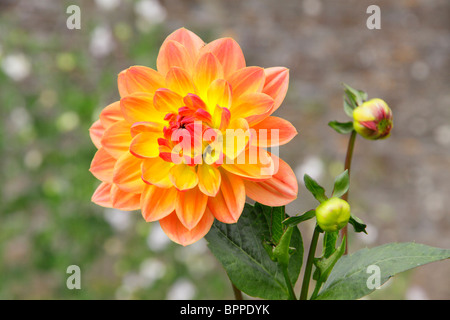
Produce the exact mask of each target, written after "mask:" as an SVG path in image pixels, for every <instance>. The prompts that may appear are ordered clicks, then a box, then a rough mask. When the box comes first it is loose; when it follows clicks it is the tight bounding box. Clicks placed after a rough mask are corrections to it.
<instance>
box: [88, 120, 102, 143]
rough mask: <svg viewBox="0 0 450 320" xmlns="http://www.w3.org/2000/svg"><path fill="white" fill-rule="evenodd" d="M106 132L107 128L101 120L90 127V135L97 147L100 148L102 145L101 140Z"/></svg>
mask: <svg viewBox="0 0 450 320" xmlns="http://www.w3.org/2000/svg"><path fill="white" fill-rule="evenodd" d="M104 133H105V128H104V127H103V125H102V123H101V122H100V120H97V121H95V122H94V123H93V124H92V126H91V127H90V128H89V136H90V137H91V140H92V143H93V144H94V146H96V147H97V149H100V148H101V147H102V143H101V140H102V137H103V134H104Z"/></svg>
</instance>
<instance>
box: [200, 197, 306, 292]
mask: <svg viewBox="0 0 450 320" xmlns="http://www.w3.org/2000/svg"><path fill="white" fill-rule="evenodd" d="M258 210H259V209H258ZM293 229H294V230H293V231H292V237H291V241H290V244H289V246H290V247H293V248H295V252H294V253H293V255H292V257H291V259H290V261H289V265H288V275H289V279H290V280H291V282H292V283H293V284H295V282H296V281H297V279H298V276H299V273H300V268H301V265H302V259H303V243H302V238H301V235H300V231H299V230H298V228H293ZM269 233H270V232H269V225H268V222H267V220H266V217H265V214H263V213H262V212H257V211H256V210H255V208H254V207H253V206H251V205H249V204H246V205H245V207H244V211H243V212H242V215H241V217H240V218H239V220H238V222H237V223H234V224H225V223H221V222H219V221H217V220H216V221H215V222H214V224H213V226H212V227H211V230H210V231H209V233H208V234H207V235H206V237H205V238H206V240H207V241H208V247H209V248H210V250H211V252H212V253H213V254H214V256H215V257H216V258H217V259H218V260H219V261H220V263H221V264H222V266H223V267H224V269H225V271H226V272H227V274H228V277H229V278H230V280H231V281H232V282H233V283H234V285H235V286H236V287H237V288H238V289H239V290H241V291H243V292H244V293H246V294H248V295H250V296H253V297H259V298H263V299H287V298H288V297H289V291H288V288H287V286H286V281H285V279H284V276H283V272H282V268H281V266H280V265H279V264H278V263H276V262H274V261H272V260H271V258H270V257H269V255H268V254H267V252H266V249H265V247H264V244H263V243H264V241H265V240H267V239H265V237H267V235H268V234H269Z"/></svg>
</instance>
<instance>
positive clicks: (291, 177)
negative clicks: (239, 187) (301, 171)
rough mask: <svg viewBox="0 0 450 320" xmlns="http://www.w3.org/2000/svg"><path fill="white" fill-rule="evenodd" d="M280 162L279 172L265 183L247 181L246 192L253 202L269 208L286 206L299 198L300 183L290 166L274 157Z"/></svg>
mask: <svg viewBox="0 0 450 320" xmlns="http://www.w3.org/2000/svg"><path fill="white" fill-rule="evenodd" d="M272 158H273V159H274V162H277V161H278V164H279V165H278V170H277V172H276V173H275V174H274V175H273V176H272V178H270V179H268V180H264V181H246V180H244V184H245V191H246V193H247V195H248V196H249V197H250V198H252V199H253V200H255V201H257V202H259V203H262V204H264V205H267V206H275V207H278V206H284V205H286V204H288V203H289V202H291V201H293V200H295V199H296V198H297V193H298V182H297V178H296V177H295V174H294V172H293V171H292V169H291V168H290V167H289V165H288V164H287V163H286V162H284V161H283V160H281V159H279V158H278V157H276V156H274V155H272Z"/></svg>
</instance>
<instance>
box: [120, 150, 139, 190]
mask: <svg viewBox="0 0 450 320" xmlns="http://www.w3.org/2000/svg"><path fill="white" fill-rule="evenodd" d="M141 163H142V159H139V158H136V157H135V156H133V155H132V154H131V153H129V152H126V153H124V154H123V155H122V156H121V157H120V158H119V159H118V160H117V163H116V165H115V166H114V176H113V182H114V183H115V184H117V185H118V186H119V188H120V189H122V190H123V191H126V192H132V193H141V192H142V190H144V187H145V185H146V184H145V182H144V181H143V180H142V178H141Z"/></svg>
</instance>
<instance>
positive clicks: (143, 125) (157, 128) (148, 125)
mask: <svg viewBox="0 0 450 320" xmlns="http://www.w3.org/2000/svg"><path fill="white" fill-rule="evenodd" d="M163 130H164V125H163V124H162V123H158V122H151V121H142V122H135V123H133V124H132V125H131V128H130V134H131V136H132V137H133V138H134V137H135V136H137V135H138V134H139V133H142V132H159V133H161V132H163Z"/></svg>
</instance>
